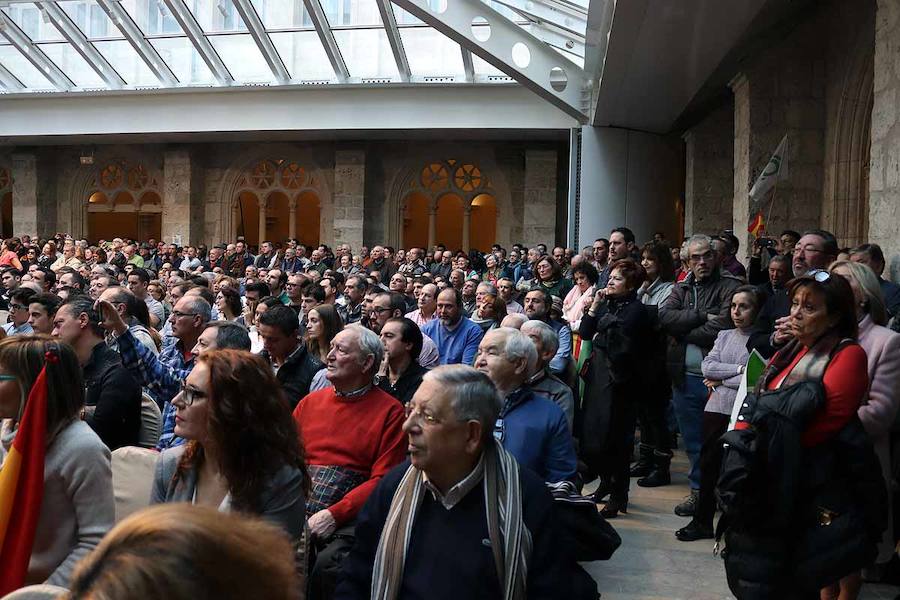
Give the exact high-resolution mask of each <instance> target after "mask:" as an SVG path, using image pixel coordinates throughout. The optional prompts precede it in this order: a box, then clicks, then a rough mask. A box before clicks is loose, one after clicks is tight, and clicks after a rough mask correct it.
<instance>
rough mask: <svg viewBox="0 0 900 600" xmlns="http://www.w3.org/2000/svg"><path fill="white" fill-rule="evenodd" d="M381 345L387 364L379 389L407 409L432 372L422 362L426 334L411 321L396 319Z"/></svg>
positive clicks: (385, 331) (385, 328)
mask: <svg viewBox="0 0 900 600" xmlns="http://www.w3.org/2000/svg"><path fill="white" fill-rule="evenodd" d="M381 344H382V346H384V361H383V363H382V369H381V372H380V373H379V376H378V387H380V388H381V389H382V390H384V391H385V392H387V393H388V394H390V395H391V396H393V397H394V398H396V399H397V400H399V401H400V402H401V403H402V404H403V405H404V406H405V405H407V404H409V401H410V400H411V399H412V397H413V394H415V393H416V390H417V389H419V385H421V383H422V377H424V376H425V373H427V372H428V369H426V368H425V367H423V366H422V365H420V364H419V361H418V356H419V354H420V353H421V351H422V332H421V331H420V330H419V328H418V326H417V325H416V324H415V323H414V322H413V321H412V320H411V319H408V318H405V317H395V318H393V319H390V320H388V322H387V323H385V324H384V325H383V326H382V327H381Z"/></svg>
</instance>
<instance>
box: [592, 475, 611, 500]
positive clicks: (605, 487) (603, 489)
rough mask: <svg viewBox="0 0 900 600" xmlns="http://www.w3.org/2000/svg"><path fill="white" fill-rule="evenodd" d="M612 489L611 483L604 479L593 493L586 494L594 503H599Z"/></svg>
mask: <svg viewBox="0 0 900 600" xmlns="http://www.w3.org/2000/svg"><path fill="white" fill-rule="evenodd" d="M611 491H612V484H610V483H609V482H606V481H601V482H600V485H599V486H598V487H597V489H596V490H595V491H594V493H593V494H591V495H590V496H588V497H589V498H591V499H592V500H593V501H594V504H600V503H601V502H603V499H604V498H606V497H607V496H609V493H610V492H611Z"/></svg>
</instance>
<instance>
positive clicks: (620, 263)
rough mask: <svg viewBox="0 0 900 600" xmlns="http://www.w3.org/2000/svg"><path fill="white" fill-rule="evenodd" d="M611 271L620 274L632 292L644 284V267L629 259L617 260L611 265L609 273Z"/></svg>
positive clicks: (645, 275) (645, 273) (645, 276)
mask: <svg viewBox="0 0 900 600" xmlns="http://www.w3.org/2000/svg"><path fill="white" fill-rule="evenodd" d="M613 271H619V272H620V273H622V277H624V278H625V284H626V285H628V286H629V287H630V288H631V289H632V290H636V289H638V288H639V287H641V284H642V283H644V280H645V279H646V278H647V272H646V271H645V270H644V267H642V266H641V265H639V264H637V263H636V262H635V261H633V260H632V259H630V258H623V259H622V260H617V261H616V262H615V263H613V266H612V269H611V270H610V273H612V272H613Z"/></svg>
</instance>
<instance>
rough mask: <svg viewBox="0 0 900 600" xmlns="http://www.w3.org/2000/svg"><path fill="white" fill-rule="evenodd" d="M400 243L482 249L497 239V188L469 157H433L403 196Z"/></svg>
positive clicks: (404, 244)
mask: <svg viewBox="0 0 900 600" xmlns="http://www.w3.org/2000/svg"><path fill="white" fill-rule="evenodd" d="M400 219H401V222H400V233H401V236H402V237H401V246H403V247H405V248H409V247H411V246H423V247H429V248H430V247H432V246H434V245H435V244H444V245H446V246H447V247H448V248H451V249H453V250H457V249H462V250H465V251H466V252H468V251H469V249H470V248H478V249H479V250H482V251H484V250H485V249H489V248H490V246H491V244H493V243H495V242H496V239H495V238H496V235H497V205H496V202H495V199H494V189H493V186H492V185H491V183H490V181H489V179H488V177H487V176H486V175H485V174H484V172H483V171H482V170H481V168H480V167H479V166H478V165H476V164H474V163H472V162H466V161H458V160H456V159H447V160H443V161H433V162H430V163H428V164H427V165H425V166H423V167H422V168H421V169H419V170H418V171H417V177H415V178H413V180H412V181H411V183H410V187H409V191H408V192H407V193H406V195H405V196H404V197H403V199H402V203H401V214H400Z"/></svg>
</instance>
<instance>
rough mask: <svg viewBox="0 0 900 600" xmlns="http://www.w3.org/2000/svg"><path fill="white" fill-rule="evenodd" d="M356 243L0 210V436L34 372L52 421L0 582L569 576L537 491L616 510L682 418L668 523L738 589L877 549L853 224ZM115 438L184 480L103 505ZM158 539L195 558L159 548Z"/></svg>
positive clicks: (879, 301) (885, 345)
mask: <svg viewBox="0 0 900 600" xmlns="http://www.w3.org/2000/svg"><path fill="white" fill-rule="evenodd" d="M357 250H358V251H356V252H354V249H353V248H351V247H350V246H349V245H348V244H340V245H338V246H337V247H335V248H329V247H328V246H325V245H320V246H318V247H315V248H311V247H306V246H304V245H303V244H300V243H298V242H297V241H296V240H286V241H284V242H278V243H273V242H270V241H264V242H262V243H261V244H260V245H259V248H250V247H248V245H247V244H246V243H245V242H244V241H243V240H242V239H238V240H235V241H234V242H232V243H227V244H220V245H216V246H213V247H210V248H207V247H206V246H205V245H199V246H187V247H183V248H181V247H177V246H175V245H174V244H169V243H165V242H162V241H159V242H158V241H156V240H148V241H146V242H141V243H138V242H135V241H133V240H123V239H119V238H116V239H113V240H111V241H104V240H101V241H100V242H99V243H98V244H97V245H91V244H90V243H88V242H87V241H86V240H78V239H72V238H71V237H69V236H65V235H63V234H59V235H57V236H56V237H55V238H54V239H51V240H38V239H33V238H30V237H29V236H22V237H21V238H11V239H7V240H5V242H4V243H3V246H2V249H0V284H2V288H3V290H2V294H0V310H6V311H8V315H9V317H8V322H7V323H6V324H5V325H4V326H3V334H5V339H3V340H2V341H0V418H2V419H4V421H3V429H2V441H3V450H0V452H3V453H7V452H10V451H11V450H10V448H11V445H12V443H13V441H14V439H15V437H16V433H17V429H18V427H19V425H20V423H21V422H22V419H23V415H24V414H25V410H26V408H27V407H28V405H29V404H30V403H32V402H35V401H36V400H34V398H36V397H38V394H36V393H35V390H36V389H37V388H38V387H40V386H46V402H47V413H46V417H47V423H46V448H47V450H46V457H45V459H44V460H45V464H44V467H43V472H44V480H45V484H44V488H43V497H42V503H41V504H40V515H39V518H38V520H37V525H36V530H35V532H34V534H33V535H34V543H33V548H32V551H31V557H30V562H29V564H28V565H27V570H26V571H25V572H23V573H22V574H21V577H19V578H18V579H7V581H6V582H3V578H2V577H0V583H3V584H4V585H5V586H6V589H0V591H4V592H9V591H12V590H13V589H15V588H16V587H21V586H23V585H29V584H51V585H56V586H61V587H62V588H67V589H70V590H71V597H73V598H74V597H83V598H88V597H109V598H126V597H138V596H140V597H150V596H156V595H163V594H164V593H165V592H166V590H167V589H168V588H169V586H171V585H180V586H184V589H193V587H192V586H201V587H202V585H203V582H202V579H203V578H205V579H211V578H218V579H217V580H216V581H215V582H210V583H209V588H208V589H218V590H222V591H221V594H220V595H219V596H218V597H234V598H237V597H240V596H241V593H242V592H241V591H240V590H242V589H245V588H242V587H241V585H238V584H235V585H234V586H229V584H228V582H229V581H231V579H229V578H230V577H232V575H231V574H230V571H233V570H234V569H239V570H249V571H252V572H254V573H258V574H259V582H260V585H262V584H266V585H269V584H271V585H269V588H268V589H269V590H270V591H268V592H267V593H266V594H265V597H273V598H274V597H285V598H294V597H298V594H299V595H302V594H308V597H310V598H314V599H320V598H322V599H324V598H341V599H350V598H397V597H425V596H428V597H435V598H444V597H446V598H457V597H466V598H497V597H504V598H516V599H520V598H526V597H532V598H563V597H565V598H582V597H583V598H596V597H597V586H596V585H595V583H594V582H593V581H592V580H591V579H590V577H588V576H587V575H586V573H585V572H584V570H583V569H582V568H581V567H580V566H579V565H578V560H581V558H580V557H579V556H578V555H577V553H576V552H574V551H573V549H572V548H571V547H570V546H571V544H569V543H567V541H566V538H565V526H564V525H561V520H560V519H559V518H558V517H557V515H556V512H555V511H556V507H557V506H558V505H559V503H557V502H555V500H554V499H555V498H556V499H559V497H560V494H566V493H568V494H569V495H570V496H571V497H578V496H580V495H581V494H582V493H585V494H586V492H585V490H586V489H590V490H592V491H591V493H590V494H587V498H589V499H590V500H592V501H593V503H594V504H596V505H597V508H598V510H599V514H600V515H601V516H602V517H603V518H605V519H613V518H621V517H622V516H623V515H627V512H628V502H629V490H630V487H631V479H632V478H636V485H638V486H642V487H647V488H653V487H660V486H666V485H669V484H670V483H671V474H670V462H671V460H672V456H673V449H675V448H676V447H678V446H679V445H680V446H681V447H682V448H683V449H684V450H685V452H686V454H687V457H688V459H689V463H690V471H689V481H690V489H691V493H690V495H689V496H687V497H686V498H685V499H684V500H683V501H682V502H680V503H679V504H678V505H677V506H674V507H673V510H674V512H675V513H676V514H677V515H679V516H682V517H685V518H686V519H687V518H689V519H690V520H689V521H686V522H685V525H684V527H682V528H680V529H678V530H677V531H676V532H674V535H675V536H676V538H677V539H678V540H682V541H694V540H700V539H712V538H714V537H716V539H717V540H720V539H721V541H724V542H725V543H726V544H727V546H726V550H725V551H724V552H723V556H724V557H725V567H726V572H727V574H728V582H729V586H730V587H731V589H732V591H733V592H734V593H735V594H736V595H737V596H738V597H739V598H775V597H777V598H792V597H797V598H805V597H813V596H815V597H819V595H820V594H822V596H823V597H834V598H838V597H840V598H855V597H856V595H857V594H858V592H859V589H860V586H861V582H862V579H863V576H864V575H865V576H866V577H867V578H880V577H882V576H883V572H884V571H885V569H886V565H888V563H889V561H890V560H891V558H892V556H893V553H894V545H895V542H896V540H897V536H896V535H895V533H894V524H893V520H892V519H891V516H892V514H893V510H892V505H891V501H892V498H890V497H889V496H888V493H889V490H890V489H891V488H892V486H893V482H894V481H895V479H896V476H895V472H894V471H895V468H896V465H897V464H900V461H898V460H896V459H893V457H892V452H893V447H892V432H893V431H894V430H895V420H896V417H897V412H898V410H897V409H898V403H900V396H898V393H897V390H898V389H900V335H898V334H897V333H895V330H896V329H900V318H897V316H898V313H900V287H898V286H897V285H896V284H894V283H892V282H890V281H887V280H885V279H884V278H883V277H882V275H883V272H884V268H885V259H884V255H883V253H882V251H881V249H880V248H879V247H878V246H877V245H874V244H865V245H862V246H859V247H857V248H848V249H840V248H839V247H838V244H837V241H836V239H835V237H834V236H833V235H832V234H831V233H829V232H827V231H822V230H814V231H808V232H805V233H803V234H802V235H801V234H800V233H797V232H793V231H785V232H783V233H782V235H781V236H779V237H778V238H765V237H763V238H759V239H757V240H756V242H755V243H754V244H753V246H752V248H751V249H750V253H749V254H750V256H748V257H747V259H748V260H747V261H745V262H746V266H745V265H744V264H743V263H742V262H741V261H739V260H738V259H737V256H738V254H739V252H740V250H741V249H740V244H739V241H738V239H737V237H735V236H734V235H733V234H732V233H731V232H727V231H726V232H721V233H719V234H717V235H712V236H707V235H702V234H697V235H693V236H691V237H689V238H688V239H686V240H683V242H679V243H675V244H670V243H669V242H668V241H667V240H665V239H664V237H663V236H662V234H657V235H655V236H654V239H653V240H651V241H649V242H647V243H646V244H643V245H638V243H637V240H636V239H635V235H634V234H633V233H632V231H631V230H630V229H628V228H627V227H618V228H616V229H614V230H613V231H611V232H610V233H609V235H608V236H607V237H602V238H598V239H597V240H596V241H595V242H594V243H593V244H592V245H591V246H587V247H585V248H582V249H576V248H563V247H554V248H548V247H547V246H545V245H543V244H537V245H536V246H534V247H526V246H523V245H521V244H515V245H513V246H512V248H510V249H506V248H503V247H501V246H500V245H494V246H493V247H492V248H491V249H490V251H488V252H486V253H481V252H478V251H475V250H473V251H471V252H469V253H468V254H466V253H465V252H462V251H453V250H450V249H447V248H445V247H444V246H442V245H438V246H436V247H434V248H430V249H426V248H408V249H397V250H395V249H393V248H391V247H387V246H381V245H378V246H374V247H373V248H371V249H370V248H366V247H362V248H359V249H357ZM754 351H755V352H758V353H759V355H760V356H761V357H763V358H764V359H765V360H766V361H767V365H768V366H767V367H766V369H765V371H764V372H763V373H762V375H760V377H759V378H758V380H756V381H755V382H751V384H749V389H748V382H747V368H748V367H747V366H748V361H749V360H750V356H751V352H754ZM41 374H43V376H42V377H39V375H41ZM38 382H40V383H38ZM797 390H801V392H798V391H797ZM802 394H806V395H805V396H803V397H802V398H800V399H797V398H798V397H799V395H802ZM739 399H740V401H738V400H739ZM803 402H807V403H809V404H810V407H809V409H808V410H806V412H802V410H801V408H800V407H801V406H805V405H804V404H803ZM736 403H737V404H738V406H736ZM792 411H794V412H792ZM785 423H789V425H785ZM730 429H732V430H734V431H731V432H729V430H730ZM726 432H729V433H727V434H726ZM723 435H726V436H735V437H734V438H727V439H729V440H732V439H733V440H734V442H732V443H730V444H725V445H724V446H723V444H722V441H721V440H722V439H723ZM751 435H752V436H754V437H753V441H754V443H753V444H752V445H751V444H749V443H748V444H747V446H746V447H747V448H751V446H752V449H753V451H752V452H751V451H750V450H748V451H747V452H744V453H743V454H740V455H739V453H737V451H736V448H737V447H738V446H739V444H738V443H737V442H738V438H740V440H747V439H750V436H751ZM762 447H765V449H766V450H765V451H764V452H763V451H759V452H758V453H757V454H754V452H756V450H755V449H756V448H762ZM135 448H143V449H144V450H142V451H141V452H142V453H143V454H141V456H143V457H144V458H142V459H141V460H143V461H144V462H146V461H147V458H146V457H147V456H150V460H151V462H152V463H153V464H154V465H155V471H153V472H149V473H148V475H147V477H146V478H144V479H145V481H144V482H143V483H144V485H145V488H142V489H143V490H144V491H146V492H147V494H146V495H147V498H145V499H143V504H145V505H146V504H148V503H149V504H161V505H165V504H169V503H187V504H190V505H194V508H191V507H175V506H173V507H171V509H170V510H166V508H165V507H156V508H153V509H148V510H146V511H145V512H138V513H137V514H135V515H133V516H131V517H129V518H128V519H124V520H123V519H122V517H123V515H121V514H119V513H118V512H117V506H116V500H117V499H118V498H119V496H120V490H118V489H117V490H116V491H115V493H114V489H113V488H114V481H113V477H112V471H113V467H112V466H111V465H112V464H115V463H116V460H117V457H119V460H120V461H122V460H124V461H127V460H128V457H130V456H133V455H134V454H135V453H134V450H135ZM776 458H777V459H778V460H777V461H776ZM766 460H768V461H769V463H767V464H766V465H765V466H763V467H761V466H760V464H761V461H762V462H765V461H766ZM854 460H855V461H856V462H854ZM742 461H743V462H742ZM776 463H777V464H776ZM873 465H874V467H873ZM726 473H728V474H735V473H736V474H737V475H735V476H733V477H731V478H730V479H726V477H725V474H726ZM739 476H743V479H740V477H739ZM736 481H737V483H735V482H736ZM741 481H743V483H741ZM776 482H777V483H776ZM785 482H788V483H785ZM779 485H780V486H781V487H778V486H779ZM742 486H743V487H742ZM786 488H790V489H789V490H788V489H786ZM560 490H568V491H567V492H561V491H560ZM776 491H777V492H779V493H777V494H776V493H775V492H776ZM769 492H771V493H769ZM754 494H755V495H754ZM773 496H777V498H773ZM735 498H737V500H735ZM139 504H140V503H139ZM757 505H765V506H767V507H769V509H770V512H769V513H768V514H767V513H759V514H761V515H762V516H761V517H760V518H757V519H751V518H748V516H747V515H748V514H750V513H752V512H753V511H754V510H757V508H758V506H757ZM748 506H750V508H748ZM202 507H206V508H205V509H204V508H202ZM718 508H721V509H722V511H723V516H722V517H721V518H720V521H719V530H718V531H717V530H716V529H714V522H715V521H714V519H715V515H716V512H717V509H718ZM215 511H218V512H220V513H227V512H233V513H238V514H239V515H244V516H246V518H261V519H263V520H264V521H266V522H267V524H261V523H259V522H254V521H250V522H249V523H250V524H249V525H246V526H245V525H244V524H241V523H239V522H238V521H239V519H237V518H235V519H234V522H233V523H232V522H231V521H229V519H232V517H225V516H223V517H222V519H224V520H223V521H222V523H230V525H228V526H227V527H225V526H221V525H216V524H215V521H216V519H215V518H214V517H215ZM754 514H757V513H754ZM769 515H774V516H772V517H771V518H769ZM0 516H2V515H0ZM779 518H781V520H779ZM117 521H121V523H119V524H118V525H116V522H117ZM832 522H837V523H840V527H832V528H828V527H824V526H825V525H830V524H831V523H832ZM172 527H176V528H178V527H181V528H183V529H184V532H183V535H176V534H175V533H174V532H172V531H170V530H169V529H171V528H172ZM823 529H827V531H826V532H825V533H821V530H823ZM216 531H218V532H220V533H218V534H217V533H214V532H216ZM254 531H258V532H259V543H260V544H263V545H265V551H264V552H262V553H261V552H260V548H259V547H258V544H257V543H256V542H253V541H252V538H253V535H254ZM0 539H2V537H0ZM220 541H221V546H220V544H219V542H220ZM180 544H182V545H183V544H196V545H197V547H198V548H201V547H208V548H210V550H209V551H202V553H203V554H204V555H207V554H215V553H216V552H218V551H219V550H220V549H221V552H220V554H221V557H219V558H215V557H210V556H204V557H203V559H202V560H200V558H199V557H196V558H197V560H198V566H197V568H196V569H191V570H190V573H189V574H188V575H185V573H183V572H182V571H181V569H180V568H179V567H180V563H179V562H178V561H179V560H184V561H192V560H193V558H194V557H191V556H188V557H183V555H184V553H185V552H187V550H185V548H184V547H183V546H182V547H179V545H180ZM826 546H827V547H828V549H829V553H827V556H825V554H826V552H825V550H824V549H823V548H824V547H826ZM160 548H166V549H167V550H166V551H162V550H160ZM213 548H215V549H213ZM170 551H171V552H170ZM251 554H252V555H255V556H250V555H251ZM260 554H271V556H259V555H260ZM216 561H220V562H216ZM143 562H150V563H153V564H152V565H150V566H149V567H147V570H143V571H142V572H141V573H142V574H138V572H137V570H138V569H144V567H141V566H140V564H141V563H143ZM166 565H170V567H171V568H166V567H165V566H166ZM217 565H218V566H217ZM182 577H186V579H188V580H189V581H184V580H183V579H182ZM192 578H194V579H193V580H192ZM232 578H233V577H232ZM586 580H587V581H588V582H589V583H588V584H585V581H586ZM176 581H177V583H174V582H176ZM10 582H12V583H10ZM276 582H281V583H280V587H279V585H276ZM131 588H133V589H138V588H139V589H140V590H142V591H140V592H134V594H137V595H129V594H131V592H128V591H127V590H129V589H131ZM599 588H600V590H601V591H602V588H603V585H602V582H599ZM198 589H199V588H198ZM760 590H764V592H760ZM235 594H236V595H235ZM257 595H258V594H257ZM261 597H262V596H261Z"/></svg>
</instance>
